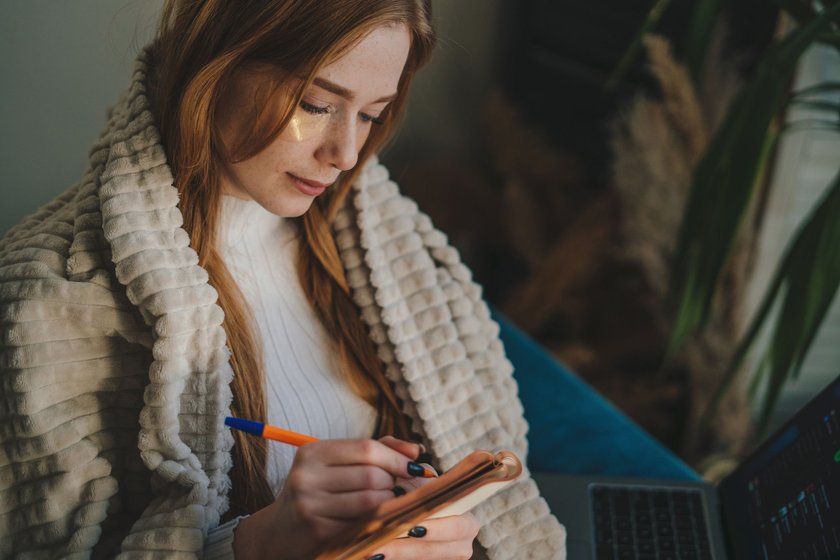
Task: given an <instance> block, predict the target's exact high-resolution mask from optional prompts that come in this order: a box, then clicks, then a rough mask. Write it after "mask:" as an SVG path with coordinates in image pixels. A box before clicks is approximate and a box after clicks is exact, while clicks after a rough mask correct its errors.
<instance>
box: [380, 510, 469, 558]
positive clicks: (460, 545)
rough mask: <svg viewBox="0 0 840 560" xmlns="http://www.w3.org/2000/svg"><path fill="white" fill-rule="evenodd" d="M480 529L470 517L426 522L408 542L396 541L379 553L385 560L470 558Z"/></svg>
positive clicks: (467, 515) (415, 530)
mask: <svg viewBox="0 0 840 560" xmlns="http://www.w3.org/2000/svg"><path fill="white" fill-rule="evenodd" d="M479 528H480V525H479V523H478V521H477V520H476V519H475V517H473V516H472V515H470V514H465V515H457V516H452V517H444V518H441V519H427V520H426V521H423V522H422V523H421V524H420V525H419V526H418V527H416V528H414V529H413V530H412V531H410V532H409V534H410V535H411V536H410V537H409V538H403V539H396V540H393V541H391V542H390V543H388V544H387V545H385V546H383V547H382V549H381V550H380V551H378V553H379V554H383V555H384V557H385V559H386V560H387V559H389V558H393V559H396V558H399V559H400V560H420V559H423V560H425V559H428V558H441V559H462V558H470V557H471V556H472V552H473V540H474V539H475V537H476V535H477V534H478V530H479Z"/></svg>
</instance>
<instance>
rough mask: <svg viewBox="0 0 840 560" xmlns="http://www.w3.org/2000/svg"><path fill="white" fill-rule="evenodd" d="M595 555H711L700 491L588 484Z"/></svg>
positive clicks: (702, 559)
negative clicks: (591, 506) (592, 517)
mask: <svg viewBox="0 0 840 560" xmlns="http://www.w3.org/2000/svg"><path fill="white" fill-rule="evenodd" d="M590 493H591V496H592V505H593V514H594V521H595V550H596V555H595V557H596V559H597V560H682V559H689V560H711V558H712V553H711V548H710V544H709V531H708V528H707V526H706V516H705V513H704V511H703V498H702V495H701V492H700V491H699V490H682V489H661V488H645V487H639V486H609V485H593V486H592V487H590Z"/></svg>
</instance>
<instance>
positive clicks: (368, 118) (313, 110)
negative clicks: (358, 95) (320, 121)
mask: <svg viewBox="0 0 840 560" xmlns="http://www.w3.org/2000/svg"><path fill="white" fill-rule="evenodd" d="M300 108H301V109H303V110H304V111H306V112H307V113H309V114H312V115H327V114H329V113H330V108H329V107H319V106H318V105H313V104H312V103H307V102H306V101H303V100H301V102H300ZM359 118H360V119H362V122H366V123H370V124H373V125H381V124H383V122H384V121H383V120H382V119H381V118H379V117H374V116H372V115H368V114H367V113H359Z"/></svg>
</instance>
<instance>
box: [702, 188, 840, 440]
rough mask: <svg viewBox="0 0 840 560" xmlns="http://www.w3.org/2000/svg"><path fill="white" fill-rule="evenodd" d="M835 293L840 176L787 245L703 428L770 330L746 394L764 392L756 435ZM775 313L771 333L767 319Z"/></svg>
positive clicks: (839, 271) (839, 268)
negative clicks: (760, 335) (752, 348)
mask: <svg viewBox="0 0 840 560" xmlns="http://www.w3.org/2000/svg"><path fill="white" fill-rule="evenodd" d="M838 287H840V174H838V175H837V177H835V179H834V181H833V184H832V185H831V186H830V188H829V190H828V192H827V193H826V194H825V195H824V196H823V198H822V199H821V200H820V201H819V202H818V203H817V205H816V207H815V208H814V210H813V211H812V212H811V213H810V215H809V216H808V217H807V218H806V219H805V220H804V221H803V224H802V225H801V226H800V228H799V230H798V231H797V233H796V234H795V235H794V237H793V239H792V240H791V242H790V244H789V245H788V248H787V249H786V251H785V254H784V256H783V257H782V260H781V262H780V264H779V267H778V269H777V270H776V273H775V274H774V276H773V280H772V281H771V283H770V286H769V287H768V289H767V291H766V292H765V295H764V298H763V300H762V303H761V305H760V306H759V308H758V311H757V313H756V315H755V317H754V318H753V319H752V321H751V323H750V327H749V328H748V330H747V333H746V335H745V337H744V339H743V340H742V341H741V343H740V344H739V347H738V349H737V351H736V353H735V356H734V358H733V359H732V362H731V363H730V365H729V368H728V369H727V371H726V373H725V375H724V376H723V379H722V381H721V384H720V385H719V386H718V389H717V392H716V394H715V397H714V398H713V399H712V401H711V403H710V405H709V407H708V409H707V410H706V412H705V415H704V421H703V423H704V424H705V423H708V421H709V420H710V419H711V416H712V415H713V414H714V412H715V410H716V408H717V406H718V405H719V403H720V401H721V399H722V397H723V395H724V394H725V393H726V391H727V390H728V388H729V386H730V385H731V383H732V381H733V380H734V379H735V377H736V375H737V373H738V371H739V369H740V368H741V366H742V365H743V362H744V359H745V357H746V356H747V354H748V352H749V350H750V348H751V347H752V346H753V344H754V342H755V341H756V339H757V337H758V336H759V334H761V333H762V332H764V330H765V329H772V333H771V336H770V342H769V344H768V349H767V350H766V351H765V352H764V354H763V355H762V356H761V357H760V358H759V359H758V366H757V367H756V368H755V371H754V372H753V378H752V382H751V389H750V391H751V392H752V393H755V392H756V391H757V389H758V388H759V386H761V385H763V386H764V387H765V393H764V400H763V402H762V403H761V406H760V414H759V423H758V429H759V433H762V432H763V431H764V430H765V429H766V427H767V424H768V421H769V419H770V415H771V413H772V411H773V409H774V407H775V404H776V402H777V400H778V398H779V395H780V392H781V388H782V386H783V385H784V382H785V381H786V380H787V379H789V378H795V377H796V376H797V374H798V371H799V369H800V367H801V365H802V362H803V361H804V359H805V357H806V355H807V352H808V348H809V347H810V345H811V343H812V342H813V340H814V337H815V336H816V333H817V331H818V330H819V326H820V324H821V323H822V321H823V319H824V318H825V315H826V313H827V312H828V309H829V307H830V306H831V304H832V302H833V300H834V298H835V297H837V291H838ZM774 309H776V310H778V313H777V314H776V316H775V320H774V324H773V325H772V327H771V326H770V325H769V323H768V319H769V317H770V316H771V314H772V311H773V310H774Z"/></svg>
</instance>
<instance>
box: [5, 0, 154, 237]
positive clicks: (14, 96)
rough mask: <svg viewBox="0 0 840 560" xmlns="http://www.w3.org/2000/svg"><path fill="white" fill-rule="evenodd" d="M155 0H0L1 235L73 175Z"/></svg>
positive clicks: (119, 85) (146, 33)
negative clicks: (1, 12)
mask: <svg viewBox="0 0 840 560" xmlns="http://www.w3.org/2000/svg"><path fill="white" fill-rule="evenodd" d="M161 3H162V2H161V0H73V1H72V2H67V1H66V0H5V1H4V2H3V17H2V18H0V76H2V83H3V87H2V89H0V123H2V129H3V132H2V134H1V135H0V181H2V204H0V235H2V234H3V233H5V232H6V231H7V230H8V229H9V227H11V226H12V225H14V224H16V223H17V222H19V221H20V219H21V217H23V216H24V215H25V214H29V213H31V212H33V211H34V210H35V209H37V208H38V207H39V206H41V205H42V204H44V203H46V202H48V201H49V200H50V199H52V198H53V197H54V196H55V195H57V194H58V193H60V192H62V191H63V190H65V189H66V188H67V187H68V186H70V185H71V184H72V183H74V182H75V181H77V180H78V179H79V178H80V177H81V174H82V173H83V172H84V170H85V168H86V167H87V153H88V149H89V147H90V145H91V144H92V143H93V141H94V140H95V139H96V137H97V135H98V133H99V131H100V130H101V129H102V127H103V126H104V124H105V112H106V109H107V107H108V106H110V105H111V104H112V103H113V102H114V101H115V100H116V97H117V95H118V93H119V92H120V91H121V90H122V89H123V88H124V87H125V84H126V83H127V81H128V79H129V76H130V75H131V69H132V65H133V60H134V57H135V55H136V53H137V51H138V50H139V48H140V47H141V46H142V45H143V44H145V43H146V42H147V40H148V39H149V38H150V37H151V36H152V34H153V29H154V24H155V18H156V17H157V13H158V11H159V9H160V5H161Z"/></svg>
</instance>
